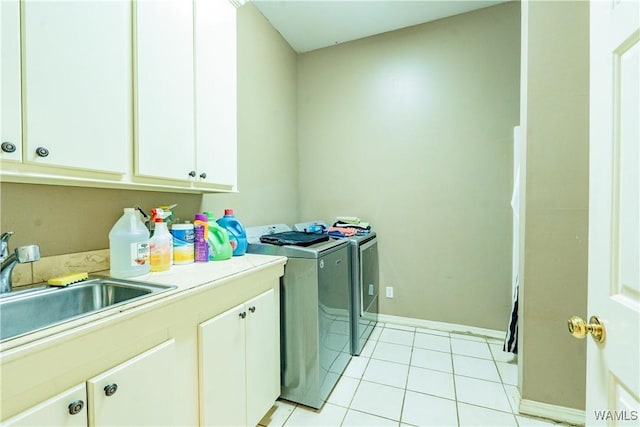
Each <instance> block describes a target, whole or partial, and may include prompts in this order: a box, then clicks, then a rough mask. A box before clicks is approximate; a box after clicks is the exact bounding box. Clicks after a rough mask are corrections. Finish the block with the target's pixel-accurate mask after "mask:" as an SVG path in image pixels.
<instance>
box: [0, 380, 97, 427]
mask: <svg viewBox="0 0 640 427" xmlns="http://www.w3.org/2000/svg"><path fill="white" fill-rule="evenodd" d="M86 407H87V397H86V389H85V385H84V383H82V384H79V385H77V386H75V387H73V388H71V389H69V390H67V391H65V392H64V393H61V394H59V395H57V396H55V397H53V398H51V399H49V400H47V401H45V402H42V403H41V404H39V405H37V406H34V407H33V408H30V409H28V410H26V411H24V412H23V413H21V414H19V415H16V416H15V417H13V418H10V419H8V420H6V421H3V422H2V425H3V426H5V427H9V426H39V427H42V426H56V427H67V426H68V427H71V426H78V427H79V426H86V425H87V409H86Z"/></svg>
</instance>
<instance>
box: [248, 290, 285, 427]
mask: <svg viewBox="0 0 640 427" xmlns="http://www.w3.org/2000/svg"><path fill="white" fill-rule="evenodd" d="M278 304H279V302H278V301H276V295H275V292H274V290H273V289H269V290H268V291H267V292H265V293H263V294H261V295H258V296H257V297H255V298H253V299H251V300H249V301H247V304H246V307H247V325H246V346H247V424H248V425H252V426H253V425H257V424H258V422H259V421H260V419H261V418H262V417H263V416H264V414H266V413H267V412H268V411H269V408H271V407H272V406H273V402H275V401H276V399H277V398H278V396H279V395H280V341H279V339H278V338H279V335H280V330H279V325H280V315H279V312H278Z"/></svg>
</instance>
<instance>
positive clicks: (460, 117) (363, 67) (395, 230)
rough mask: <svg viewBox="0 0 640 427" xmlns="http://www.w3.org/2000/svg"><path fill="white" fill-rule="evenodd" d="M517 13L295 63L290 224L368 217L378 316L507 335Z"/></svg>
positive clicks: (428, 27) (409, 32)
mask: <svg viewBox="0 0 640 427" xmlns="http://www.w3.org/2000/svg"><path fill="white" fill-rule="evenodd" d="M519 7H520V5H519V3H518V2H510V3H507V4H503V5H499V6H494V7H490V8H486V9H482V10H479V11H475V12H471V13H467V14H463V15H458V16H454V17H451V18H448V19H443V20H440V21H436V22H433V23H427V24H423V25H419V26H416V27H412V28H408V29H404V30H400V31H395V32H391V33H386V34H382V35H378V36H374V37H370V38H367V39H363V40H359V41H355V42H351V43H347V44H343V45H338V46H335V47H330V48H326V49H321V50H317V51H313V52H310V53H307V54H303V55H300V56H299V59H298V108H299V110H298V111H299V113H298V132H299V155H300V167H299V174H300V193H299V197H300V214H301V220H306V221H308V220H314V219H324V220H326V221H333V220H334V219H335V217H336V216H337V215H356V216H359V217H361V218H362V219H364V220H366V221H370V222H371V223H372V225H373V227H374V228H375V230H376V231H377V232H378V234H379V250H380V258H381V264H380V265H381V267H380V274H381V286H382V288H383V289H384V286H387V285H393V286H394V287H395V298H394V299H387V298H384V297H383V298H382V301H381V303H382V304H381V312H382V313H384V314H391V315H397V316H404V317H411V318H418V319H427V320H433V321H440V322H448V323H457V324H464V325H471V326H475V327H483V328H490V329H496V330H506V328H507V321H508V314H509V310H510V293H511V291H510V289H511V208H510V205H509V202H510V198H511V189H512V134H513V127H514V126H515V125H517V124H518V122H519V84H520V81H519V75H520V70H519V64H520V15H519Z"/></svg>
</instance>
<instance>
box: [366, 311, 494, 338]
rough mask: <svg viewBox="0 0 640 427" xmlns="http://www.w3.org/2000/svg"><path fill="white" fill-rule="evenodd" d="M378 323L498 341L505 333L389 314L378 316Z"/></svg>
mask: <svg viewBox="0 0 640 427" xmlns="http://www.w3.org/2000/svg"><path fill="white" fill-rule="evenodd" d="M378 321H379V322H383V323H387V322H388V323H395V324H398V325H404V326H413V327H416V328H427V329H435V330H438V331H443V332H454V333H457V334H466V335H478V336H482V337H488V338H495V339H498V340H504V338H505V336H506V332H505V331H496V330H494V329H485V328H477V327H475V326H466V325H456V324H454V323H443V322H434V321H432V320H423V319H413V318H411V317H400V316H392V315H390V314H380V315H378Z"/></svg>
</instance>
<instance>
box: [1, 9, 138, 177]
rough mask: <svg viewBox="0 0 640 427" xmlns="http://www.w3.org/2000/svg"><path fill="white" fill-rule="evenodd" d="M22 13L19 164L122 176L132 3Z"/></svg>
mask: <svg viewBox="0 0 640 427" xmlns="http://www.w3.org/2000/svg"><path fill="white" fill-rule="evenodd" d="M21 7H22V25H21V31H22V39H21V46H22V61H23V62H22V77H23V79H24V80H23V83H24V85H23V87H24V92H23V94H22V95H23V113H24V117H23V126H24V134H23V137H24V141H25V150H26V152H25V153H24V157H25V161H26V162H28V163H31V164H35V165H39V166H62V167H70V168H73V169H86V170H95V171H100V172H110V173H115V174H120V175H122V174H125V173H126V172H127V169H128V164H127V162H128V159H129V156H130V155H129V151H130V149H131V145H132V144H131V132H132V119H131V116H132V114H131V113H132V109H131V102H132V100H131V96H132V95H131V80H132V77H131V2H130V1H91V2H88V1H23V2H21ZM3 25H4V24H3ZM2 61H3V67H4V56H3V58H2Z"/></svg>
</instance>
